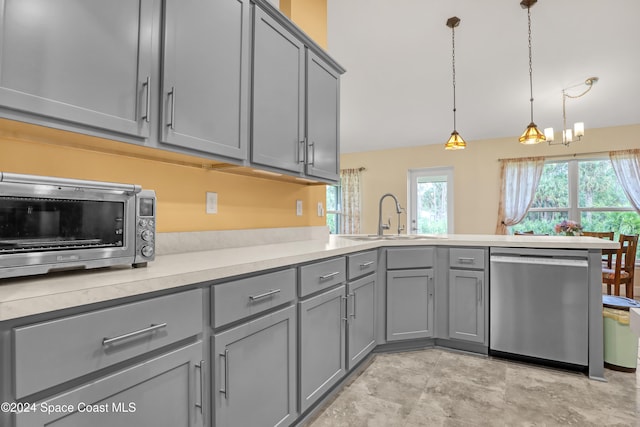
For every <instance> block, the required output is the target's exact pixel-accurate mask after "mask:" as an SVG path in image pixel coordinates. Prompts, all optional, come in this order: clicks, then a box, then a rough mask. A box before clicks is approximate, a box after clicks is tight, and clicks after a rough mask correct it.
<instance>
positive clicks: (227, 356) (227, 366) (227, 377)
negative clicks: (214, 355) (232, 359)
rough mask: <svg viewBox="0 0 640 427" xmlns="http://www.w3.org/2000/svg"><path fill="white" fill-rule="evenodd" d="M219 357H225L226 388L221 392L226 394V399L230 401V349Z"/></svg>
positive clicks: (221, 389)
mask: <svg viewBox="0 0 640 427" xmlns="http://www.w3.org/2000/svg"><path fill="white" fill-rule="evenodd" d="M219 356H220V357H224V388H220V390H219V391H220V393H222V394H224V397H225V399H229V349H228V348H226V349H225V350H224V353H220V354H219Z"/></svg>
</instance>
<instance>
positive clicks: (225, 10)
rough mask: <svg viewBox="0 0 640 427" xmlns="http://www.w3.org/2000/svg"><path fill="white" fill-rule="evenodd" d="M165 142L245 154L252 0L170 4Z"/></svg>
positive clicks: (182, 0)
mask: <svg viewBox="0 0 640 427" xmlns="http://www.w3.org/2000/svg"><path fill="white" fill-rule="evenodd" d="M164 19H165V22H164V30H165V31H164V57H163V79H162V120H161V122H162V130H161V133H160V134H161V138H162V142H164V143H167V144H170V145H174V146H178V147H183V148H190V149H195V150H199V151H202V152H206V153H212V154H217V155H221V156H226V157H230V158H234V159H240V160H243V159H245V158H246V154H247V145H246V144H247V134H248V112H249V110H248V108H249V107H248V100H249V93H248V87H249V75H248V73H249V70H248V59H249V45H248V42H249V40H248V38H249V32H248V31H249V1H248V0H166V1H165V10H164Z"/></svg>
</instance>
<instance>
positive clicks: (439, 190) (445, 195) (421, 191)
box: [407, 167, 453, 234]
mask: <svg viewBox="0 0 640 427" xmlns="http://www.w3.org/2000/svg"><path fill="white" fill-rule="evenodd" d="M408 180H409V182H408V187H409V208H410V210H409V212H408V213H407V215H408V218H407V223H408V224H410V225H409V230H408V231H407V232H408V233H409V234H445V233H453V168H450V167H442V168H426V169H412V170H410V171H409V179H408Z"/></svg>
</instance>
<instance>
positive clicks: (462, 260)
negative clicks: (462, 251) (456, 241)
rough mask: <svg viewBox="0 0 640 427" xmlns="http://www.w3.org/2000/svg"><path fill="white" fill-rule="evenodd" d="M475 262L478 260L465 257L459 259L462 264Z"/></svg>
mask: <svg viewBox="0 0 640 427" xmlns="http://www.w3.org/2000/svg"><path fill="white" fill-rule="evenodd" d="M475 260H476V259H475V258H463V257H459V258H458V262H459V263H460V264H473V263H474V261H475Z"/></svg>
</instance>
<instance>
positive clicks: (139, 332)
mask: <svg viewBox="0 0 640 427" xmlns="http://www.w3.org/2000/svg"><path fill="white" fill-rule="evenodd" d="M166 327H167V324H166V323H160V324H158V325H151V326H149V327H147V328H142V329H139V330H137V331H133V332H128V333H126V334H122V335H118V336H117V337H113V338H106V337H105V338H103V339H102V345H109V344H113V343H116V342H118V341H122V340H126V339H127V338H133V337H136V336H138V335H142V334H146V333H149V332H155V331H157V330H158V329H162V328H166Z"/></svg>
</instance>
